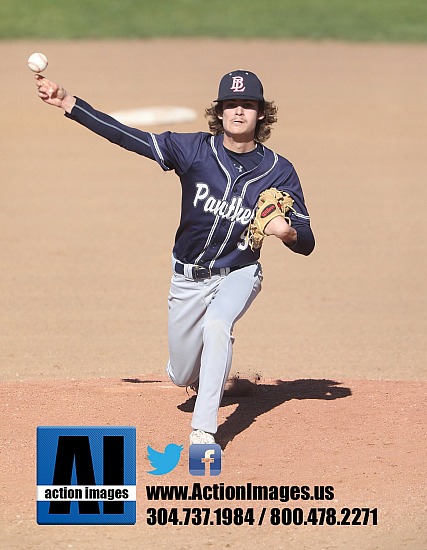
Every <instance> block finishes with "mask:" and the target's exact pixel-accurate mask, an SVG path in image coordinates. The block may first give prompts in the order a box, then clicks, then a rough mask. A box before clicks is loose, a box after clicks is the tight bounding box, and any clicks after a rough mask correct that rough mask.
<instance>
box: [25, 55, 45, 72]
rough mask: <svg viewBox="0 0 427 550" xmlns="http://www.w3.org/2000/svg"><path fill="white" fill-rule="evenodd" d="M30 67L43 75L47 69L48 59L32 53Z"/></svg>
mask: <svg viewBox="0 0 427 550" xmlns="http://www.w3.org/2000/svg"><path fill="white" fill-rule="evenodd" d="M28 67H29V68H30V69H31V70H32V71H34V72H35V73H41V72H42V71H44V70H45V69H46V67H47V57H46V56H45V55H44V54H43V53H32V54H31V55H30V57H29V58H28Z"/></svg>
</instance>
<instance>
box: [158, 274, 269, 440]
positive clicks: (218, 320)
mask: <svg viewBox="0 0 427 550" xmlns="http://www.w3.org/2000/svg"><path fill="white" fill-rule="evenodd" d="M185 267H186V268H187V267H188V269H186V271H185V272H186V273H187V274H190V273H191V270H190V269H189V268H190V267H191V266H187V265H186V266H185ZM261 282H262V270H261V266H260V264H254V265H250V266H246V267H242V268H241V269H238V270H236V271H232V272H231V273H229V274H228V275H224V276H222V275H215V276H212V277H211V278H210V279H209V278H208V279H203V280H194V279H191V278H190V276H188V277H186V276H185V275H180V274H177V273H173V276H172V280H171V287H170V292H169V298H168V306H169V318H168V329H169V333H168V334H169V361H168V364H167V368H166V370H167V373H168V375H169V377H170V379H171V380H172V382H174V383H175V384H176V385H177V386H189V385H191V384H194V383H195V382H196V381H197V380H199V389H198V393H197V398H196V404H195V407H194V412H193V418H192V422H191V425H192V428H193V429H194V430H204V431H206V432H210V433H216V431H217V427H218V409H219V406H220V403H221V399H222V395H223V393H224V386H225V383H226V381H227V378H228V375H229V373H230V369H231V359H232V345H233V341H234V338H233V336H232V332H233V327H234V323H235V322H236V321H237V320H238V319H239V318H240V317H242V315H243V314H244V313H245V312H246V311H247V309H248V308H249V306H250V305H251V303H252V302H253V300H254V299H255V298H256V296H257V295H258V293H259V291H260V290H261Z"/></svg>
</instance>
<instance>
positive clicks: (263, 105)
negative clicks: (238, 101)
mask: <svg viewBox="0 0 427 550" xmlns="http://www.w3.org/2000/svg"><path fill="white" fill-rule="evenodd" d="M259 111H260V113H263V114H264V118H263V119H262V120H258V122H257V125H256V127H255V137H254V139H255V141H257V142H259V143H264V141H267V139H268V138H269V137H270V135H271V131H272V129H273V128H272V126H273V124H274V123H275V122H277V107H276V105H275V104H274V101H264V102H262V101H260V102H259ZM221 114H222V101H218V103H216V104H212V105H211V106H210V107H208V108H207V109H205V118H206V119H207V121H208V126H209V130H210V132H211V133H212V134H213V135H214V136H218V135H220V134H223V133H224V128H223V126H222V120H221V119H220V118H218V115H221Z"/></svg>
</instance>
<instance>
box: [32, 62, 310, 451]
mask: <svg viewBox="0 0 427 550" xmlns="http://www.w3.org/2000/svg"><path fill="white" fill-rule="evenodd" d="M36 83H37V87H38V95H39V97H40V98H41V99H42V100H43V101H44V102H45V103H47V104H50V105H54V106H57V107H60V108H61V109H63V110H64V111H65V116H66V117H67V118H69V119H71V120H74V121H76V122H78V123H79V124H82V125H83V126H85V127H87V128H88V129H90V130H91V131H93V132H95V133H96V134H98V135H100V136H102V137H104V138H106V139H108V140H109V141H111V142H112V143H115V144H117V145H120V146H121V147H123V148H125V149H127V150H129V151H133V152H135V153H138V154H140V155H142V156H144V157H147V158H149V159H152V160H154V161H155V162H157V163H158V164H159V166H160V167H161V168H162V169H163V170H164V171H167V172H168V171H172V170H173V171H175V173H176V174H177V176H178V177H179V179H180V182H181V187H182V204H181V219H180V223H179V227H178V230H177V233H176V237H175V243H174V247H173V252H172V279H171V286H170V292H169V298H168V307H169V316H168V341H169V361H168V364H167V373H168V375H169V377H170V379H171V380H172V381H173V382H174V383H175V384H176V385H178V386H183V387H185V386H193V387H196V388H197V397H196V402H195V407H194V412H193V416H192V423H191V424H192V432H191V434H190V443H191V444H195V443H202V444H211V443H214V442H215V438H214V434H215V433H216V431H217V416H218V409H219V406H220V403H221V398H222V395H223V392H224V387H225V384H226V381H227V378H228V376H229V373H230V369H231V359H232V344H233V335H232V334H233V327H234V324H235V322H236V321H237V320H238V319H239V318H240V317H242V315H243V314H244V313H245V312H246V311H247V309H248V308H249V306H250V305H251V304H252V302H253V300H254V299H255V298H256V296H257V295H258V293H259V291H260V289H261V281H262V268H261V265H260V263H259V258H260V248H261V244H262V238H263V237H264V236H267V235H274V236H275V237H277V238H278V239H279V241H281V242H282V243H281V244H283V245H284V247H286V249H288V250H290V251H292V252H295V253H298V254H303V255H308V254H310V253H311V252H312V251H313V249H314V244H315V243H314V236H313V233H312V230H311V227H310V218H309V215H308V212H307V209H306V206H305V202H304V196H303V192H302V189H301V185H300V182H299V179H298V176H297V173H296V171H295V169H294V167H293V165H292V164H291V163H290V162H289V161H288V160H286V159H285V158H284V157H282V156H279V155H278V154H276V153H275V152H273V151H272V150H270V149H268V148H267V147H265V146H264V145H263V142H264V141H265V140H266V139H268V137H269V136H270V133H271V127H272V124H273V123H274V122H276V113H277V109H276V106H275V105H274V103H273V102H269V101H266V100H265V98H264V92H263V86H262V84H261V82H260V80H259V78H258V77H257V76H256V75H255V74H254V73H252V72H250V71H245V70H237V71H232V72H230V73H227V74H226V75H224V76H223V78H222V79H221V81H220V84H219V91H218V97H217V99H216V100H215V101H214V102H213V103H212V105H211V107H210V108H208V109H206V113H205V115H206V118H207V120H208V124H209V129H210V132H209V133H208V132H198V133H186V134H183V133H174V132H169V131H168V132H164V133H161V134H153V133H150V132H145V131H142V130H139V129H135V128H130V127H128V126H125V125H123V124H121V123H119V122H118V121H117V120H115V119H114V118H112V117H110V116H108V115H107V114H105V113H102V112H100V111H97V110H95V109H94V108H93V107H92V106H91V105H89V104H88V103H86V102H85V101H83V100H82V99H80V98H78V97H74V96H72V95H70V94H69V93H68V92H67V91H66V90H65V89H64V88H63V87H62V86H58V85H57V84H56V83H54V82H52V81H49V80H47V79H46V78H44V77H43V76H42V75H37V76H36ZM271 188H273V189H274V190H275V191H277V193H279V194H281V193H282V195H281V196H284V197H287V200H288V201H290V202H288V204H289V206H288V207H286V209H284V208H283V205H282V203H281V202H280V200H281V199H280V200H279V199H276V198H274V199H271V200H270V199H266V201H267V202H266V201H265V200H264V199H263V200H261V198H260V196H261V197H262V196H263V192H266V190H270V189H271ZM263 201H264V202H263ZM281 205H282V206H281ZM257 230H258V237H259V235H261V239H259V238H258V240H257V243H258V244H255V245H254V242H255V241H254V238H253V236H254V233H256V231H257ZM251 233H252V235H251ZM251 239H252V240H251Z"/></svg>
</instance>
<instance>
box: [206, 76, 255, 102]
mask: <svg viewBox="0 0 427 550" xmlns="http://www.w3.org/2000/svg"><path fill="white" fill-rule="evenodd" d="M236 98H239V99H240V98H243V99H253V100H255V101H264V90H263V87H262V84H261V81H260V79H259V78H258V77H257V75H256V74H254V73H251V72H250V71H243V70H242V69H239V70H238V71H232V72H231V73H227V74H226V75H224V76H223V77H222V78H221V82H220V83H219V90H218V99H215V101H224V100H225V99H236Z"/></svg>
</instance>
